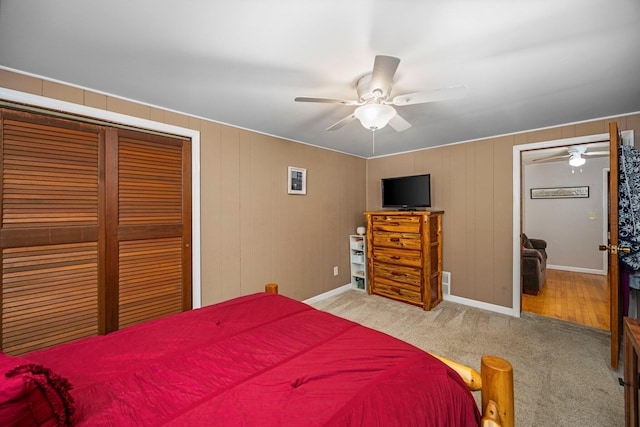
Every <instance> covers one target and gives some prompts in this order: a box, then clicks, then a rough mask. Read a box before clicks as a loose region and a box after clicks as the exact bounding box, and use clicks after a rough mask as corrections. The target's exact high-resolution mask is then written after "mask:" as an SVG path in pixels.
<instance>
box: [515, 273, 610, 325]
mask: <svg viewBox="0 0 640 427" xmlns="http://www.w3.org/2000/svg"><path fill="white" fill-rule="evenodd" d="M522 311H527V312H530V313H536V314H540V315H543V316H547V317H553V318H556V319H560V320H565V321H568V322H573V323H579V324H581V325H586V326H591V327H594V328H598V329H604V330H607V331H608V330H609V322H610V319H609V289H608V285H607V276H602V275H599V274H586V273H575V272H571V271H562V270H551V269H547V281H546V282H545V284H544V286H543V287H542V290H541V291H540V293H539V294H538V295H537V296H535V295H527V294H522Z"/></svg>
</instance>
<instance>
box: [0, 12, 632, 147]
mask: <svg viewBox="0 0 640 427" xmlns="http://www.w3.org/2000/svg"><path fill="white" fill-rule="evenodd" d="M639 48H640V1H638V0H483V1H474V0H466V1H461V0H447V1H445V0H438V1H436V0H401V1H398V0H396V1H391V0H322V1H310V0H268V1H267V0H233V1H222V0H181V1H172V2H169V1H165V0H135V1H131V0H109V1H102V2H97V1H87V0H58V1H50V0H0V66H2V67H4V68H9V69H13V70H19V71H23V72H26V73H31V74H35V75H38V76H43V77H45V78H50V79H54V80H58V81H62V82H66V83H71V84H74V85H78V86H80V87H86V88H90V89H94V90H98V91H102V92H105V93H109V94H112V95H117V96H121V97H124V98H128V99H132V100H136V101H140V102H144V103H148V104H151V105H156V106H160V107H164V108H168V109H171V110H176V111H180V112H184V113H187V114H191V115H195V116H199V117H204V118H208V119H212V120H215V121H218V122H222V123H228V124H231V125H235V126H239V127H242V128H246V129H251V130H255V131H258V132H262V133H266V134H270V135H276V136H279V137H283V138H287V139H291V140H295V141H300V142H304V143H308V144H312V145H316V146H322V147H327V148H329V149H333V150H338V151H341V152H345V153H351V154H354V155H357V156H362V157H366V158H369V157H373V156H378V155H386V154H391V153H398V152H404V151H409V150H416V149H420V148H425V147H432V146H437V145H443V144H449V143H454V142H459V141H466V140H471V139H478V138H483V137H489V136H495V135H501V134H505V133H513V132H518V131H524V130H530V129H536V128H541V127H547V126H554V125H558V124H564V123H571V122H577V121H583V120H589V119H594V118H602V117H608V116H613V115H619V114H624V113H630V112H637V111H640V53H639ZM378 54H384V55H391V56H397V57H399V58H401V60H402V61H401V62H400V66H399V67H398V72H397V73H396V79H395V83H394V87H393V90H392V93H391V96H392V97H393V96H395V95H399V94H404V93H409V92H415V91H421V90H427V89H436V88H440V87H447V86H453V85H459V84H464V85H466V86H467V87H468V91H467V96H466V98H464V99H460V100H452V101H446V102H439V103H430V104H420V105H411V106H404V107H398V111H399V113H400V114H401V115H402V116H403V117H404V118H405V119H406V120H407V121H409V122H410V123H411V124H412V125H413V126H412V127H411V128H410V129H408V130H406V131H404V132H401V133H398V132H395V131H394V130H393V129H391V128H389V126H387V127H386V128H384V129H381V130H379V131H377V132H376V144H375V154H374V153H373V152H372V133H371V131H368V130H366V129H364V128H363V127H362V126H360V124H359V123H358V122H353V123H351V124H349V125H348V126H346V127H343V128H341V129H339V130H336V131H331V132H328V131H325V129H326V128H327V127H329V126H330V125H332V124H333V123H335V122H337V121H338V120H340V119H342V118H343V117H345V116H346V115H349V114H350V113H351V112H352V111H353V108H354V107H352V106H343V105H334V104H315V103H297V102H294V101H293V100H294V98H295V97H297V96H310V97H328V98H346V99H354V98H356V91H355V86H354V85H355V81H356V80H357V78H358V77H360V76H362V75H363V74H365V73H367V72H370V71H371V69H372V66H373V61H374V57H375V56H376V55H378Z"/></svg>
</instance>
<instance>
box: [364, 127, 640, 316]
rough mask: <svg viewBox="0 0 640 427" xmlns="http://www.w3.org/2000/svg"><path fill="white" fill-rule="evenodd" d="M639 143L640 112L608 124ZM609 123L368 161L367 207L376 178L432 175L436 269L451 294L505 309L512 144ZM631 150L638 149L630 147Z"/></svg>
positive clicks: (375, 201)
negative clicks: (438, 224) (438, 230)
mask: <svg viewBox="0 0 640 427" xmlns="http://www.w3.org/2000/svg"><path fill="white" fill-rule="evenodd" d="M612 120H615V121H617V122H618V126H619V128H620V129H621V130H631V129H633V130H635V137H636V139H638V138H640V115H630V116H623V117H619V118H615V119H612ZM609 122H610V120H595V121H593V122H588V123H582V124H576V125H568V126H558V127H555V128H551V129H545V130H540V131H532V132H525V133H519V134H515V135H508V136H503V137H498V138H489V139H484V140H477V141H471V142H466V143H462V144H457V145H449V146H444V147H436V148H431V149H425V150H421V151H415V152H411V153H404V154H399V155H395V156H388V157H381V158H376V159H370V160H368V162H367V210H377V209H380V207H381V199H380V178H383V177H390V176H401V175H412V174H418V173H431V175H432V177H431V185H432V199H433V200H432V202H433V209H436V210H444V211H445V214H444V216H443V241H444V244H443V248H444V255H443V267H444V270H445V271H448V272H450V273H451V293H452V294H453V295H456V296H459V297H463V298H469V299H472V300H477V301H482V302H486V303H489V304H495V305H500V306H503V307H509V308H511V307H512V301H513V284H512V275H513V257H512V246H513V203H514V202H515V203H519V201H514V200H513V146H514V145H521V144H529V143H534V142H542V141H552V140H556V139H562V138H571V137H576V136H585V135H593V134H600V133H607V132H608V129H609V127H608V126H609V125H608V124H609ZM636 146H637V144H636Z"/></svg>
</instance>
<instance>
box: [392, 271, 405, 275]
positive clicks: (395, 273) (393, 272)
mask: <svg viewBox="0 0 640 427" xmlns="http://www.w3.org/2000/svg"><path fill="white" fill-rule="evenodd" d="M391 275H393V276H406V274H405V273H398V272H397V271H392V272H391Z"/></svg>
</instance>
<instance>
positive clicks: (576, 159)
mask: <svg viewBox="0 0 640 427" xmlns="http://www.w3.org/2000/svg"><path fill="white" fill-rule="evenodd" d="M585 162H586V160H585V159H584V158H583V157H582V156H581V155H580V153H574V154H572V155H571V158H570V159H569V164H570V165H571V166H573V167H578V166H582V165H584V164H585Z"/></svg>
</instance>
